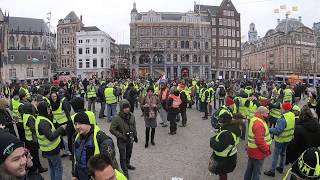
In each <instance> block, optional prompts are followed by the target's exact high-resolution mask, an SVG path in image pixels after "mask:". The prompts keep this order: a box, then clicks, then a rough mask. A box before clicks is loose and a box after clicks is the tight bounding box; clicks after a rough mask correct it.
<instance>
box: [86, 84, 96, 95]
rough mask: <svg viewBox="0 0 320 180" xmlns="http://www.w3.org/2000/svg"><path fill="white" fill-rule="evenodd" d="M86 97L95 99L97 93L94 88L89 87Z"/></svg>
mask: <svg viewBox="0 0 320 180" xmlns="http://www.w3.org/2000/svg"><path fill="white" fill-rule="evenodd" d="M87 97H88V98H94V97H97V91H96V88H95V87H94V86H90V88H89V90H88V92H87Z"/></svg>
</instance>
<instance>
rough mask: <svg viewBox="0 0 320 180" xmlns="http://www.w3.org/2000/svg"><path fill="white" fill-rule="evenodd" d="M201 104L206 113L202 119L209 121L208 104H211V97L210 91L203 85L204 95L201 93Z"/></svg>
mask: <svg viewBox="0 0 320 180" xmlns="http://www.w3.org/2000/svg"><path fill="white" fill-rule="evenodd" d="M200 102H201V106H202V110H203V112H204V116H203V117H202V119H203V120H207V119H208V115H209V112H208V103H209V102H210V95H209V91H208V89H207V85H206V84H203V89H202V93H201V97H200Z"/></svg>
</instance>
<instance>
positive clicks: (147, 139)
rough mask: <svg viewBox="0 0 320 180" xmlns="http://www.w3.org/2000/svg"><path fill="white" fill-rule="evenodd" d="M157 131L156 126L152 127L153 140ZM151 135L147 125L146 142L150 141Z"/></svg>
mask: <svg viewBox="0 0 320 180" xmlns="http://www.w3.org/2000/svg"><path fill="white" fill-rule="evenodd" d="M155 133H156V128H151V142H154V135H155ZM149 136H150V128H149V127H146V144H148V143H149Z"/></svg>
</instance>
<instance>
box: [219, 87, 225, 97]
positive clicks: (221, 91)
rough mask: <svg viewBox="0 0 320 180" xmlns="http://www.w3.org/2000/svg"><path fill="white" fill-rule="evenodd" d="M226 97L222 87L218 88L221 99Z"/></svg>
mask: <svg viewBox="0 0 320 180" xmlns="http://www.w3.org/2000/svg"><path fill="white" fill-rule="evenodd" d="M225 95H226V90H225V89H224V87H219V96H220V97H223V96H225Z"/></svg>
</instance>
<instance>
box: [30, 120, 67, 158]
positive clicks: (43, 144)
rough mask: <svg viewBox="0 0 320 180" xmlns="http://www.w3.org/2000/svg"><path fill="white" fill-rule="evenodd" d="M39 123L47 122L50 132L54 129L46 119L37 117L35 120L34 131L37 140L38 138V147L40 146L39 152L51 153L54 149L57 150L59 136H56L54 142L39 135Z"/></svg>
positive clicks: (59, 140)
mask: <svg viewBox="0 0 320 180" xmlns="http://www.w3.org/2000/svg"><path fill="white" fill-rule="evenodd" d="M41 121H47V122H49V124H50V126H51V131H52V132H55V131H56V128H55V127H54V125H53V124H52V122H51V121H50V120H49V119H48V118H46V117H43V116H38V117H37V118H36V125H35V129H36V135H37V138H38V143H39V146H40V150H41V151H42V152H48V151H52V150H54V149H55V148H57V147H58V146H59V144H60V142H61V138H60V136H58V137H57V138H56V139H55V140H53V141H50V140H49V139H48V138H47V137H46V136H45V135H40V133H39V124H40V122H41Z"/></svg>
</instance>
